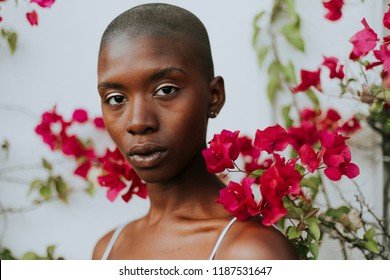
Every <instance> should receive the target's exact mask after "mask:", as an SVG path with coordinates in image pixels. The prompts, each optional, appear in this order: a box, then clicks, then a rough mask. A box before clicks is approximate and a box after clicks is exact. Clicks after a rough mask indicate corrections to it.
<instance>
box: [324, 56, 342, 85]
mask: <svg viewBox="0 0 390 280" xmlns="http://www.w3.org/2000/svg"><path fill="white" fill-rule="evenodd" d="M322 65H324V66H326V67H328V68H329V70H330V74H329V77H330V78H331V79H334V78H337V79H340V80H342V79H343V78H344V71H343V68H344V65H342V64H339V60H338V58H336V57H326V56H324V62H322Z"/></svg>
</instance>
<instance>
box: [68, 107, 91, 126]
mask: <svg viewBox="0 0 390 280" xmlns="http://www.w3.org/2000/svg"><path fill="white" fill-rule="evenodd" d="M72 119H73V121H75V122H79V123H85V122H86V121H88V113H87V111H85V110H84V109H76V110H74V112H73V115H72Z"/></svg>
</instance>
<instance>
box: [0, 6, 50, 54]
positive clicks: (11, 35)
mask: <svg viewBox="0 0 390 280" xmlns="http://www.w3.org/2000/svg"><path fill="white" fill-rule="evenodd" d="M8 1H11V0H0V36H1V37H2V38H3V39H4V40H5V41H6V42H7V44H8V47H9V49H10V51H11V53H14V52H15V50H16V48H17V43H18V34H17V32H16V31H14V30H12V29H9V28H6V27H3V26H2V24H3V17H2V16H1V9H2V3H4V2H8ZM25 2H26V3H28V5H27V6H28V11H26V13H25V14H26V20H27V21H28V22H29V24H30V25H31V26H36V25H38V23H39V21H38V17H39V16H38V12H37V8H38V7H37V5H38V6H39V7H40V8H50V7H51V6H52V5H53V4H54V3H55V0H25ZM15 5H16V6H17V5H18V0H15Z"/></svg>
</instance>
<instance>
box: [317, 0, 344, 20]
mask: <svg viewBox="0 0 390 280" xmlns="http://www.w3.org/2000/svg"><path fill="white" fill-rule="evenodd" d="M322 4H323V5H324V7H325V8H326V9H328V12H327V14H326V15H325V18H327V19H329V20H331V21H336V20H338V19H340V18H341V16H342V15H343V14H342V12H341V9H342V8H343V6H344V1H343V0H330V1H327V2H322Z"/></svg>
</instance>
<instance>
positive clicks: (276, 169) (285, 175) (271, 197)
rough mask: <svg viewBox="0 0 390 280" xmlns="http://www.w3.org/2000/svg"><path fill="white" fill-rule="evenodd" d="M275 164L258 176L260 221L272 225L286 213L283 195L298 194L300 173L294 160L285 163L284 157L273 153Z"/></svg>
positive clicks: (299, 191)
mask: <svg viewBox="0 0 390 280" xmlns="http://www.w3.org/2000/svg"><path fill="white" fill-rule="evenodd" d="M274 156H275V165H274V166H272V167H270V168H269V169H267V170H266V171H265V172H264V174H263V175H262V176H261V177H260V192H261V195H262V199H261V201H260V208H261V210H260V213H261V214H262V215H263V219H262V223H263V224H264V225H267V226H269V225H272V224H274V223H276V222H277V221H278V220H279V219H280V218H281V217H283V216H284V215H286V214H287V210H286V209H285V207H284V205H283V197H284V196H287V195H294V196H296V195H300V194H301V193H302V191H301V188H300V186H299V183H300V181H301V180H302V175H301V174H300V173H299V172H298V171H297V170H296V169H295V162H296V160H290V161H288V162H287V163H286V162H285V159H284V158H282V157H280V156H279V155H278V154H275V155H274Z"/></svg>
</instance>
